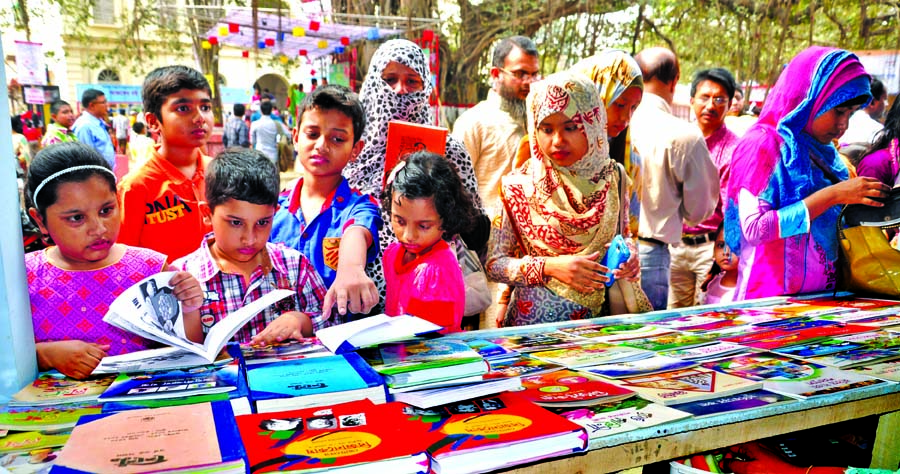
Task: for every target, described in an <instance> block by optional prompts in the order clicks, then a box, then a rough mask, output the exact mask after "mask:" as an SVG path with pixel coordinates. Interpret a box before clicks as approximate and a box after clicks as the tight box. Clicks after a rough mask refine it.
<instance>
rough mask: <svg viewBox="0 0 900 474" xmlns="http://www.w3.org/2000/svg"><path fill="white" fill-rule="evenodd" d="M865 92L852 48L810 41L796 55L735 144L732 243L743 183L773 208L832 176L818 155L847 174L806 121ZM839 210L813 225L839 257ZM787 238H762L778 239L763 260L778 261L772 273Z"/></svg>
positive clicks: (737, 235)
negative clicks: (814, 43) (819, 45)
mask: <svg viewBox="0 0 900 474" xmlns="http://www.w3.org/2000/svg"><path fill="white" fill-rule="evenodd" d="M863 95H869V80H868V76H867V75H866V71H865V69H863V66H862V64H860V62H859V60H858V59H857V57H856V56H855V55H853V54H852V53H849V52H847V51H843V50H837V49H832V48H823V47H811V48H807V49H806V50H804V51H802V52H801V53H800V54H798V55H797V56H796V57H795V58H794V59H792V60H791V62H790V63H789V64H788V65H787V67H786V68H785V69H784V71H782V73H781V76H780V77H779V78H778V81H777V82H776V84H775V86H774V87H773V88H772V90H771V92H770V93H769V96H768V97H767V98H766V102H765V106H764V107H763V110H762V112H761V114H760V117H759V121H758V122H757V123H756V124H755V125H753V126H752V127H751V128H750V129H749V130H748V131H747V133H746V134H745V135H744V137H743V138H742V139H741V141H740V142H739V143H738V145H737V148H736V149H735V152H734V159H733V161H732V171H731V181H730V182H729V186H728V205H727V208H726V211H725V238H726V242H727V244H728V246H729V247H731V249H732V250H734V251H735V252H739V251H740V246H741V234H742V232H741V227H740V216H739V214H738V208H737V202H738V196H739V194H740V192H741V190H742V189H746V190H747V191H749V192H750V193H752V194H753V195H754V196H757V197H759V199H761V200H763V201H766V202H768V203H770V204H771V205H772V207H773V209H782V208H784V207H785V206H788V205H790V204H793V203H796V202H798V201H801V200H803V199H804V198H806V197H807V196H809V195H810V194H812V193H814V192H815V191H817V190H819V189H822V188H825V187H827V186H829V185H831V184H832V182H831V181H830V180H829V179H828V178H827V177H826V176H825V173H823V172H822V171H821V169H820V168H819V166H817V165H815V164H813V159H815V160H816V161H817V162H818V163H819V165H820V166H821V167H822V168H824V169H826V170H828V171H829V172H830V173H832V174H833V175H834V176H836V177H837V178H838V179H847V178H848V170H847V167H846V165H844V163H843V161H842V160H841V159H840V157H839V156H838V154H837V150H836V149H835V148H834V146H833V145H831V144H822V143H819V142H818V141H816V140H815V139H814V138H813V137H812V136H811V135H809V133H808V129H809V126H810V125H811V124H812V122H813V120H815V119H816V118H817V117H819V116H820V115H822V114H824V113H825V112H827V111H828V110H830V109H832V108H834V107H835V106H837V105H838V104H840V103H842V102H846V101H847V100H850V99H853V98H856V97H859V96H863ZM839 212H840V206H834V207H832V208H831V209H829V210H828V211H826V212H825V213H823V214H822V215H821V216H819V217H818V218H816V219H814V220H813V221H812V222H811V227H810V234H811V238H812V239H813V240H814V241H815V242H816V244H817V245H819V246H821V248H822V250H823V252H824V256H825V258H826V259H827V260H828V261H830V262H834V261H835V260H836V259H837V248H838V246H837V238H836V236H835V226H836V221H837V217H838V214H839ZM785 241H786V239H777V240H776V241H775V242H770V243H768V244H762V245H767V246H774V247H773V248H770V249H767V252H766V253H770V254H772V255H774V256H773V258H769V259H766V260H765V262H763V261H760V262H759V263H760V264H764V265H770V266H779V268H772V273H771V274H772V275H785V274H786V272H785V270H786V269H785V262H784V257H783V256H784V255H785V251H786V250H787V249H786V248H785V247H784V246H785ZM775 247H778V248H775ZM769 251H770V252H769ZM779 255H780V256H781V258H780V263H777V262H776V260H778V258H777V256H779Z"/></svg>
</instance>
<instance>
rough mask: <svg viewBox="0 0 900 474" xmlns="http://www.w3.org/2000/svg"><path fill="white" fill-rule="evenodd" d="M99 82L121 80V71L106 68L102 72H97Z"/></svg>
mask: <svg viewBox="0 0 900 474" xmlns="http://www.w3.org/2000/svg"><path fill="white" fill-rule="evenodd" d="M97 82H113V83H117V82H120V81H119V73H117V72H116V71H113V70H112V69H104V70H102V71H100V74H97Z"/></svg>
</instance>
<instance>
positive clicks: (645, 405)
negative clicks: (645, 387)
mask: <svg viewBox="0 0 900 474" xmlns="http://www.w3.org/2000/svg"><path fill="white" fill-rule="evenodd" d="M560 415H562V416H564V417H565V418H566V419H568V420H569V421H571V422H573V423H577V424H579V425H581V426H583V427H584V429H585V430H586V431H587V434H588V437H590V439H591V440H594V439H598V438H602V437H604V436H611V435H614V434H619V433H624V432H626V431H631V430H636V429H640V428H648V427H650V426H656V425H661V424H663V423H669V422H671V421H678V420H683V419H685V418H690V417H691V414H690V413H686V412H684V411H681V410H677V409H675V408H672V407H667V406H665V405H660V404H659V403H653V402H650V401H648V400H644V399H643V398H637V397H635V398H629V399H628V400H622V401H618V402H613V403H604V404H600V405H593V406H590V407H586V408H579V409H576V410H570V411H564V412H562V413H560Z"/></svg>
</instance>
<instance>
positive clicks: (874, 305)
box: [788, 295, 900, 310]
mask: <svg viewBox="0 0 900 474" xmlns="http://www.w3.org/2000/svg"><path fill="white" fill-rule="evenodd" d="M788 302H789V303H796V304H806V305H815V306H833V307H837V308H853V309H858V310H873V309H879V308H887V307H889V306H897V305H898V304H900V301H895V300H881V299H874V298H860V297H858V296H854V295H845V296H831V295H828V296H818V297H814V298H810V297H799V296H795V297H792V298H788Z"/></svg>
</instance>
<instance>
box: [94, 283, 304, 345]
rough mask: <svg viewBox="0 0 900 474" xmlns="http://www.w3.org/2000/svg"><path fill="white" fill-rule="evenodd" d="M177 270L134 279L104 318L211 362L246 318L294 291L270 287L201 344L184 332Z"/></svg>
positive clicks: (118, 326)
mask: <svg viewBox="0 0 900 474" xmlns="http://www.w3.org/2000/svg"><path fill="white" fill-rule="evenodd" d="M174 274H175V272H162V273H157V274H156V275H151V276H149V277H147V278H145V279H143V280H141V281H139V282H137V283H135V284H134V285H132V286H131V287H130V288H128V289H127V290H125V291H124V292H123V293H122V294H120V295H119V296H117V297H116V299H115V300H114V301H113V302H112V304H111V305H110V307H109V311H108V312H107V313H106V315H105V316H103V321H104V322H105V323H107V324H111V325H113V326H115V327H117V328H119V329H122V330H125V331H129V332H133V333H135V334H137V335H139V336H141V337H143V338H145V339H150V340H152V341H156V342H159V343H161V344H163V345H167V346H174V347H179V348H181V349H184V350H186V351H188V352H193V353H194V354H197V355H199V356H201V357H203V358H204V359H206V361H207V363H210V362H212V361H214V360H215V359H216V357H217V356H218V355H219V353H220V352H221V351H222V348H223V347H225V344H227V343H228V341H229V340H230V339H231V337H232V336H234V333H236V332H237V331H238V330H239V329H240V328H241V327H243V326H244V324H246V323H247V321H249V320H251V319H252V318H253V317H254V316H256V315H257V314H258V313H259V312H260V311H262V310H263V309H265V308H266V307H268V306H270V305H272V304H274V303H275V302H276V301H279V300H281V299H284V298H287V297H288V296H291V295H293V294H294V291H292V290H284V289H278V290H273V291H270V292H269V293H267V294H265V295H263V296H262V297H261V298H259V299H258V300H256V301H253V302H250V303H247V304H246V305H245V306H243V307H242V308H241V309H239V310H237V311H234V312H233V313H231V314H229V315H228V316H226V317H225V318H223V319H221V320H220V321H219V322H217V323H216V324H215V325H213V327H212V328H210V330H209V332H207V334H206V338H205V339H204V341H203V344H198V343H196V342H193V341H190V340H188V339H187V337H186V336H185V334H184V321H183V312H182V310H181V303H180V302H179V301H178V299H177V298H176V297H175V293H174V291H175V290H174V289H173V288H172V287H170V286H169V280H171V279H172V275H174Z"/></svg>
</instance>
